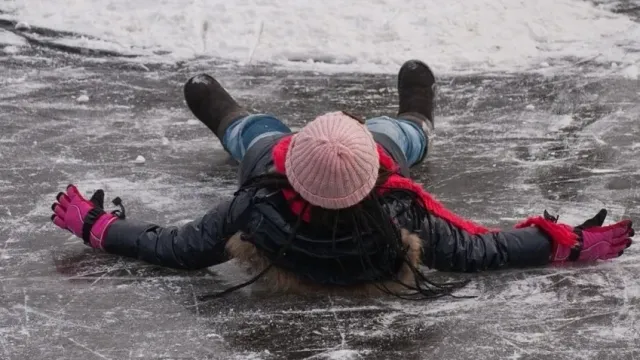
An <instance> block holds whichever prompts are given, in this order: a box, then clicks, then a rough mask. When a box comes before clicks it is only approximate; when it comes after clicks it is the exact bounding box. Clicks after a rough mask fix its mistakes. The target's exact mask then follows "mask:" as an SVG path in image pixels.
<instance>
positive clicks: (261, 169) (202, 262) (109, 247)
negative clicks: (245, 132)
mask: <svg viewBox="0 0 640 360" xmlns="http://www.w3.org/2000/svg"><path fill="white" fill-rule="evenodd" d="M375 137H376V141H377V142H378V143H379V144H381V145H382V146H383V148H384V149H385V150H386V151H387V152H388V153H389V155H391V157H392V158H393V159H394V160H395V161H396V162H397V163H398V164H399V165H400V168H401V172H402V173H403V174H405V175H408V169H407V166H406V160H405V159H404V157H403V155H402V153H401V152H400V151H399V149H397V148H395V147H394V145H393V143H391V142H390V141H388V139H387V138H385V137H384V136H380V135H377V136H375ZM280 138H281V136H273V137H267V138H264V139H261V140H260V141H258V143H256V144H255V145H254V146H252V148H251V149H250V150H249V152H248V153H247V154H246V156H245V158H244V159H243V161H242V163H241V164H240V171H239V182H240V183H243V182H244V181H246V180H247V179H249V178H250V177H253V176H257V175H260V174H264V173H265V172H269V171H274V165H273V159H272V155H271V154H272V149H273V147H274V146H275V144H276V143H277V142H278V141H279V140H280ZM405 195H406V194H405ZM383 202H384V207H385V208H386V209H387V211H388V212H389V214H390V216H392V217H394V218H395V220H397V223H398V224H399V225H400V226H401V227H404V228H406V229H408V230H410V231H413V232H414V233H416V234H418V235H419V237H420V239H421V241H422V263H423V264H424V265H426V266H428V267H430V268H433V269H437V270H442V271H463V272H472V271H480V270H491V269H500V268H505V267H526V266H540V265H545V264H547V263H548V262H549V258H550V254H551V241H550V240H549V238H548V237H547V236H546V235H545V234H544V233H543V232H541V231H540V230H538V229H537V228H534V227H529V228H523V229H510V230H505V231H501V232H494V233H487V234H483V235H472V234H469V233H468V232H466V231H464V230H463V229H460V228H457V227H455V226H453V225H452V224H450V223H448V222H447V221H445V220H443V219H441V218H439V217H437V216H434V215H433V214H430V213H428V212H426V211H425V209H423V208H421V207H420V208H418V206H417V205H414V204H415V203H412V202H411V199H410V198H409V197H408V195H406V196H403V193H396V194H393V191H392V192H391V194H390V195H389V196H386V195H385V196H383ZM287 211H289V210H288V208H287V204H286V202H285V201H284V197H283V196H282V194H280V193H276V194H269V193H268V192H267V191H266V190H260V191H255V190H254V191H240V192H238V193H237V194H236V196H234V197H233V198H230V199H228V200H226V201H223V202H221V203H220V204H218V205H217V206H216V207H215V208H213V209H211V210H209V211H208V212H207V213H206V214H205V215H203V216H202V217H200V218H198V219H196V220H193V221H191V222H189V223H187V224H185V225H182V226H179V227H174V226H167V227H164V226H160V225H156V224H149V223H141V222H136V221H133V220H117V221H116V222H114V223H113V224H112V225H111V227H110V228H109V230H108V232H107V236H106V239H105V241H104V248H105V250H106V251H108V252H110V253H114V254H119V255H123V256H128V257H133V258H137V259H140V260H143V261H146V262H149V263H152V264H158V265H162V266H167V267H172V268H179V269H201V268H205V267H209V266H213V265H216V264H219V263H222V262H225V261H227V260H230V259H229V257H228V255H227V253H226V251H225V244H226V241H227V240H228V239H229V238H230V237H231V236H233V235H234V234H235V233H237V232H239V231H243V232H246V231H248V232H249V233H252V234H255V233H258V234H259V235H260V236H258V237H257V239H258V240H256V241H258V242H260V244H256V245H260V246H259V247H261V248H269V247H273V246H277V244H282V243H284V241H285V239H287V237H288V235H289V234H290V232H291V228H292V224H291V221H290V220H289V219H288V218H287V217H286V216H285V215H283V214H285V213H286V212H287ZM302 237H303V235H299V236H298V238H300V239H299V240H300V241H301V242H305V241H307V242H309V241H311V242H313V241H314V239H304V238H302ZM294 243H295V242H294ZM327 251H329V250H327ZM305 266H306V267H307V268H306V269H303V268H304V267H305ZM287 267H289V269H288V270H291V271H293V272H297V273H300V272H303V273H305V272H306V275H308V276H307V277H308V278H312V279H313V278H316V277H317V276H322V274H317V273H316V274H313V268H310V266H309V265H308V262H306V261H294V262H290V263H289V264H288V265H287ZM323 281H324V282H327V281H328V282H329V283H338V284H339V283H342V282H343V281H341V279H336V278H332V279H327V277H324V278H323Z"/></svg>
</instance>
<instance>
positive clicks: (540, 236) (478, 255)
mask: <svg viewBox="0 0 640 360" xmlns="http://www.w3.org/2000/svg"><path fill="white" fill-rule="evenodd" d="M420 238H421V239H422V240H423V259H422V261H423V263H424V264H425V265H426V266H428V267H430V268H434V269H437V270H441V271H464V272H472V271H481V270H495V269H501V268H505V267H525V266H540V265H546V264H548V263H549V261H550V258H551V244H552V243H551V240H550V239H549V237H548V236H547V235H546V234H545V233H543V232H542V231H541V230H539V229H538V228H535V227H530V228H524V229H513V230H508V231H500V232H488V233H485V234H481V235H476V234H472V233H470V232H468V231H466V230H463V229H461V228H459V227H456V226H454V225H452V224H450V223H449V222H447V221H445V220H443V219H441V218H439V217H436V216H433V215H431V214H428V215H426V216H425V219H424V223H423V226H422V229H421V232H420Z"/></svg>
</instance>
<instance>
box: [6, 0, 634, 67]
mask: <svg viewBox="0 0 640 360" xmlns="http://www.w3.org/2000/svg"><path fill="white" fill-rule="evenodd" d="M0 11H1V12H3V14H0V19H5V20H15V21H22V22H26V23H28V24H30V25H32V26H39V27H46V28H50V29H56V30H66V31H73V32H76V33H78V34H82V35H85V36H78V37H71V38H68V37H67V38H62V39H57V40H56V41H58V42H61V43H65V44H67V45H77V46H83V47H89V48H100V49H109V50H115V51H118V52H120V53H127V54H141V55H144V57H145V58H146V61H177V60H188V59H193V58H194V57H213V58H220V59H227V60H233V61H238V62H240V63H249V62H250V63H260V62H268V63H275V64H279V65H284V66H287V67H289V68H302V69H306V70H309V69H310V70H316V71H331V72H333V71H358V72H383V73H393V72H396V71H397V69H398V66H399V65H400V64H401V63H402V62H404V61H405V60H407V59H409V58H419V59H421V60H424V61H426V62H428V63H429V64H431V65H433V67H434V68H436V69H438V72H439V73H469V72H522V71H536V70H544V71H545V72H553V71H554V70H558V71H566V68H567V67H575V64H576V63H578V64H579V63H581V62H584V61H593V62H597V63H600V64H603V65H606V66H607V68H608V72H607V73H613V74H617V75H620V76H624V77H627V78H629V77H631V78H634V79H635V78H637V76H638V67H639V66H640V24H638V23H636V22H634V21H632V20H631V19H629V18H628V17H626V16H624V15H617V14H614V13H612V12H610V11H607V9H605V8H601V7H598V6H596V5H594V4H592V3H590V2H587V1H584V0H444V1H443V0H404V1H396V0H350V1H343V0H323V1H310V0H279V1H276V0H236V1H231V2H230V1H220V0H158V1H156V0H137V1H130V0H4V1H3V2H2V4H0ZM1 43H5V44H8V45H7V46H8V48H7V49H6V52H9V53H15V52H16V46H19V45H20V44H21V42H20V41H19V40H18V39H16V37H15V36H14V35H12V34H11V33H9V32H7V31H1V30H0V44H1Z"/></svg>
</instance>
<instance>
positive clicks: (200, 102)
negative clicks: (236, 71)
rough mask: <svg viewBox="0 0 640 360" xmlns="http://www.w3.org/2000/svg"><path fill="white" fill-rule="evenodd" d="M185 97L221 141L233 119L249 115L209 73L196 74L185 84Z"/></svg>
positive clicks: (190, 107)
mask: <svg viewBox="0 0 640 360" xmlns="http://www.w3.org/2000/svg"><path fill="white" fill-rule="evenodd" d="M184 98H185V100H186V101H187V105H188V106H189V109H191V112H192V113H193V115H195V117H196V118H198V120H200V121H202V122H203V123H204V124H205V125H206V126H207V127H208V128H209V129H210V130H211V131H213V133H214V134H216V136H217V137H218V139H220V140H221V141H222V137H223V136H224V133H225V131H226V130H227V128H228V127H229V125H230V124H231V122H233V120H236V119H238V118H240V117H243V116H247V115H249V112H248V111H247V110H245V109H244V108H243V107H242V106H240V105H239V104H238V103H237V102H236V101H235V100H234V99H233V97H231V95H229V93H228V92H227V91H226V90H225V89H224V88H223V87H222V85H220V83H219V82H218V81H216V79H214V78H213V77H211V76H209V75H207V74H200V75H196V76H194V77H192V78H191V79H189V80H188V81H187V82H186V84H184Z"/></svg>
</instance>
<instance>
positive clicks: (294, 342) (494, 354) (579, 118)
mask: <svg viewBox="0 0 640 360" xmlns="http://www.w3.org/2000/svg"><path fill="white" fill-rule="evenodd" d="M31 60H32V62H23V60H22V59H19V61H18V60H16V59H15V58H10V57H5V58H2V59H0V70H1V71H2V74H3V77H2V78H0V88H1V90H2V91H0V110H1V111H0V127H1V128H0V157H1V158H0V159H1V160H2V161H1V163H2V165H0V234H2V237H0V290H1V292H0V299H1V301H0V358H1V359H3V360H4V359H5V358H6V359H10V360H12V359H33V360H39V359H57V358H60V359H70V360H76V359H78V360H80V359H82V360H84V359H88V358H108V359H129V358H131V359H149V358H151V359H154V358H159V359H162V358H165V359H169V358H172V359H173V358H187V359H263V360H273V359H280V358H290V359H331V358H336V359H360V358H363V359H374V360H377V359H389V358H407V359H414V358H415V359H440V358H442V357H443V356H445V357H446V358H447V359H451V360H466V359H480V358H491V359H513V358H521V359H532V360H533V359H540V360H542V359H558V360H573V359H576V358H581V359H594V360H595V359H598V360H599V359H624V360H626V359H633V358H638V357H640V351H639V350H638V349H639V347H638V332H637V331H638V330H637V324H638V322H639V321H640V319H639V317H640V313H638V308H639V307H640V283H638V282H637V281H636V280H635V279H637V278H638V276H640V266H638V263H639V261H640V251H639V250H638V249H639V248H637V246H633V247H631V248H630V249H628V250H627V251H626V252H625V255H624V256H622V257H621V258H619V259H616V260H614V261H608V262H601V263H597V264H592V265H584V266H564V267H553V266H551V267H545V268H535V269H511V270H504V271H496V272H490V273H481V274H455V275H451V274H440V276H445V277H447V278H448V277H449V276H453V277H454V278H457V279H460V278H469V279H470V280H471V284H470V285H469V286H468V287H467V288H465V289H464V290H463V291H462V292H461V293H460V295H476V296H478V297H477V298H473V299H462V300H460V299H449V298H447V299H442V300H438V301H432V302H426V303H422V302H406V301H399V300H396V299H393V298H381V299H377V298H371V299H360V298H350V297H325V296H319V297H314V296H310V297H295V296H286V295H278V294H270V293H269V292H268V291H264V289H261V288H260V286H255V287H251V288H249V289H246V290H245V291H240V292H238V293H234V294H232V295H230V296H229V297H226V298H224V299H221V300H219V301H212V302H209V303H198V302H196V301H195V297H196V296H198V295H203V294H208V293H211V292H215V291H218V290H220V289H223V288H225V287H227V286H228V285H230V284H236V283H238V282H239V281H241V280H242V279H244V277H243V275H242V272H241V271H240V269H239V268H238V267H237V266H235V265H234V264H233V262H230V263H228V264H224V265H221V266H217V267H213V268H211V269H207V270H204V271H200V272H182V271H173V270H168V269H159V268H157V267H154V266H150V265H148V264H145V263H143V262H141V261H137V260H134V259H122V258H118V257H114V256H110V255H107V254H103V253H101V252H99V251H92V250H90V249H87V247H86V246H84V245H83V244H82V242H81V241H80V240H78V239H76V238H75V237H73V236H71V235H69V234H68V233H67V232H64V231H59V230H58V229H56V228H55V227H53V226H52V225H51V224H50V220H49V215H50V212H51V210H50V206H51V202H52V199H54V198H55V195H56V194H57V193H58V191H60V190H61V189H63V188H64V186H66V185H67V184H68V183H69V182H75V183H77V184H78V186H79V188H80V189H81V191H82V192H83V193H85V194H86V195H90V194H91V192H92V191H94V190H96V189H99V188H102V189H104V190H105V192H106V196H107V200H110V199H111V198H112V197H115V196H120V197H121V198H122V199H123V201H124V204H125V206H126V207H127V215H128V217H129V218H130V219H135V220H139V221H152V222H158V223H161V224H165V225H180V224H184V223H185V222H188V221H190V220H191V219H194V218H197V217H199V216H202V214H203V213H204V211H206V210H208V209H210V208H212V207H213V206H215V205H216V204H217V203H219V201H220V200H221V199H222V198H225V197H228V196H231V194H232V193H233V192H234V191H235V188H236V181H237V177H236V171H237V167H236V166H235V165H233V164H230V163H228V162H227V160H226V156H225V155H224V152H223V150H222V148H221V146H220V144H219V142H218V141H217V140H216V139H215V137H214V136H213V134H211V133H210V132H209V131H208V130H205V127H204V125H199V126H196V125H194V126H185V124H186V122H187V121H188V120H190V119H193V117H192V115H190V114H189V112H188V110H187V108H186V105H185V104H184V100H183V98H182V88H181V86H182V84H183V83H184V81H186V80H187V79H188V78H189V77H191V76H193V75H194V74H197V73H199V72H202V71H205V70H207V71H215V73H216V74H217V76H218V79H219V80H220V81H221V83H222V84H223V85H224V86H225V87H227V88H228V89H229V91H230V92H231V93H232V94H233V95H235V96H237V97H238V100H239V101H240V102H241V103H242V104H246V105H247V107H249V108H250V109H252V110H254V111H260V112H267V113H273V114H277V115H279V116H280V117H282V118H283V119H284V120H285V121H286V122H287V123H288V124H290V125H291V126H292V128H299V127H300V126H301V125H303V124H304V123H305V122H306V121H308V120H310V119H312V118H313V117H314V116H316V115H317V114H318V113H319V112H322V111H327V110H332V109H336V108H343V106H344V105H349V108H352V109H353V110H354V111H355V112H358V113H361V114H363V115H366V116H374V115H378V114H390V113H393V112H394V111H395V109H396V106H397V104H396V101H397V99H396V98H395V96H396V95H395V89H394V83H395V77H393V76H383V75H366V76H362V75H353V74H343V75H340V76H334V75H332V76H324V75H322V76H319V75H313V74H301V73H291V72H283V71H275V70H274V69H272V68H251V69H242V70H237V69H225V68H214V69H213V70H212V68H211V66H210V65H206V67H204V66H203V67H201V68H198V67H196V66H194V65H191V67H188V68H184V67H167V68H163V67H160V68H157V67H156V68H154V67H151V68H150V69H147V70H144V69H141V68H138V67H133V66H128V65H127V64H123V63H121V62H117V61H116V62H108V61H105V62H91V61H89V60H85V59H82V58H76V59H75V60H74V59H71V60H70V59H68V58H67V57H63V56H61V57H55V56H53V57H49V58H47V59H46V61H43V59H40V58H38V57H37V56H34V57H33V58H31ZM238 71H240V72H238ZM124 79H126V81H125V80H124ZM328 85H329V86H328ZM439 85H440V87H439V89H440V93H439V97H438V104H439V105H438V110H437V114H436V119H437V120H436V131H437V132H436V134H437V136H436V137H435V138H434V148H433V152H432V153H431V154H430V155H429V158H428V159H429V160H428V162H427V163H426V164H425V165H424V166H420V167H418V168H416V169H414V170H413V174H414V176H415V177H416V178H417V179H418V180H419V181H421V182H423V183H424V184H426V186H427V188H428V189H429V190H430V191H431V192H433V193H434V194H435V195H436V196H437V197H438V198H439V199H441V200H442V201H443V202H444V203H445V204H446V205H447V206H448V207H450V208H452V209H453V210H455V211H456V212H458V213H460V214H462V215H463V216H466V217H469V218H472V219H474V220H477V221H481V222H483V223H485V224H487V225H489V226H503V227H510V226H512V225H513V224H514V223H515V222H517V221H519V220H521V219H523V218H524V217H526V216H529V215H532V214H541V213H542V211H543V210H545V209H546V210H548V211H549V212H551V213H552V214H554V215H555V214H559V215H560V219H561V220H562V221H564V222H567V223H571V224H577V223H580V222H582V221H584V219H585V218H586V217H590V216H593V215H594V214H595V213H596V212H597V211H598V210H599V209H600V208H601V207H606V208H607V209H609V214H610V215H609V217H608V219H607V223H610V222H612V221H615V220H617V219H620V218H621V217H622V216H630V217H631V218H634V219H637V218H638V216H640V212H639V209H640V197H639V193H638V190H637V189H638V188H640V172H639V171H638V169H639V168H640V160H639V159H640V146H639V145H638V140H637V139H638V136H640V128H639V127H638V124H637V118H638V115H639V114H640V106H639V105H638V98H639V96H640V94H638V88H637V80H631V79H626V78H614V79H604V80H602V79H594V78H591V77H576V76H570V75H560V76H558V77H553V78H545V77H541V76H533V75H529V76H524V75H516V76H501V77H491V76H470V77H457V76H456V77H445V78H441V79H440V81H439ZM83 92H87V93H90V94H91V98H92V99H93V101H90V102H88V103H85V104H78V103H77V102H76V96H77V95H78V94H81V93H83ZM96 99H100V100H99V101H96ZM529 104H532V105H535V109H533V110H526V106H527V105H529ZM203 130H204V131H203ZM594 136H595V138H597V139H599V140H600V141H596V140H595V139H594ZM163 144H164V146H163ZM138 154H144V156H145V157H147V159H148V160H149V161H147V162H146V164H145V166H138V165H136V164H133V163H132V162H131V160H132V159H133V157H135V156H137V155H138ZM151 160H153V161H151ZM433 276H435V275H433ZM443 354H444V355H443Z"/></svg>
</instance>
